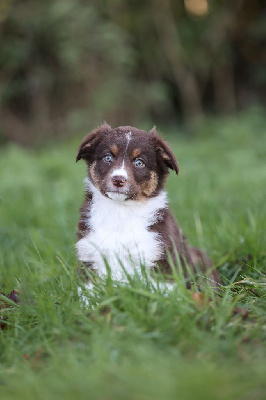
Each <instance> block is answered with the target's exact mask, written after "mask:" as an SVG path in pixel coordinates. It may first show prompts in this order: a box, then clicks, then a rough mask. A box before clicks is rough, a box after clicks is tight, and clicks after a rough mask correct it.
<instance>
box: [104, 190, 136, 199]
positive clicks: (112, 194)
mask: <svg viewBox="0 0 266 400" xmlns="http://www.w3.org/2000/svg"><path fill="white" fill-rule="evenodd" d="M105 196H106V197H108V198H109V199H111V200H115V201H126V200H129V199H131V198H132V195H131V194H129V193H126V192H121V191H119V190H113V191H108V192H106V193H105Z"/></svg>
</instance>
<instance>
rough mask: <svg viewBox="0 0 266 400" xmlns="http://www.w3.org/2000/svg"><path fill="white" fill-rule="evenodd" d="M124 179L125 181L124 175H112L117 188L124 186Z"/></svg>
mask: <svg viewBox="0 0 266 400" xmlns="http://www.w3.org/2000/svg"><path fill="white" fill-rule="evenodd" d="M126 181H127V180H126V178H125V177H124V176H121V175H115V176H113V177H112V182H113V185H114V186H116V187H118V188H119V187H123V186H125V184H126Z"/></svg>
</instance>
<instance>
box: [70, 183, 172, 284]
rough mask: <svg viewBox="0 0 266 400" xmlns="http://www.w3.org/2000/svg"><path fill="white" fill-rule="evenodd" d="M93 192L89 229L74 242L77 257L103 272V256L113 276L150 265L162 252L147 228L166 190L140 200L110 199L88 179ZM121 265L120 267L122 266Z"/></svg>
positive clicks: (163, 202)
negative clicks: (85, 234)
mask: <svg viewBox="0 0 266 400" xmlns="http://www.w3.org/2000/svg"><path fill="white" fill-rule="evenodd" d="M87 186H89V189H90V190H91V191H92V193H93V198H92V202H91V205H90V209H89V210H88V215H87V218H88V220H87V223H88V226H89V227H90V233H89V234H88V235H87V236H85V237H84V238H82V239H80V240H79V241H78V243H77V244H76V248H77V253H78V258H79V260H80V261H84V262H90V263H92V265H93V268H94V269H95V270H96V271H97V272H98V273H99V274H100V275H103V274H106V265H105V261H104V260H105V259H106V260H107V262H108V264H109V266H110V269H111V273H112V277H113V279H116V280H122V279H123V278H124V271H123V268H124V269H125V270H126V272H127V273H129V274H131V275H132V274H134V272H135V271H136V272H140V269H141V264H144V265H145V266H146V267H148V268H150V267H152V266H153V265H154V263H155V261H156V260H158V258H159V256H160V254H161V252H162V243H161V240H160V235H159V233H156V232H151V231H150V230H149V229H148V228H149V227H150V226H151V225H153V224H154V223H155V222H156V220H157V219H158V211H159V210H161V209H163V208H166V207H167V198H166V193H165V192H161V193H160V194H159V195H158V196H157V197H154V198H152V199H148V200H146V201H143V202H139V201H134V200H127V201H119V200H112V199H109V198H106V197H105V196H103V195H102V194H101V193H100V192H99V191H98V189H96V188H95V187H94V186H92V184H91V183H90V182H88V181H87ZM122 265H123V267H122Z"/></svg>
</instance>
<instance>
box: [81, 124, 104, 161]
mask: <svg viewBox="0 0 266 400" xmlns="http://www.w3.org/2000/svg"><path fill="white" fill-rule="evenodd" d="M111 130H112V128H111V126H110V125H108V124H107V123H106V122H105V123H104V124H103V125H101V126H99V127H98V128H96V129H95V130H94V131H92V132H91V133H89V134H88V135H87V136H85V137H84V138H83V140H82V142H81V144H80V145H79V148H78V154H77V157H76V162H78V161H79V160H81V158H87V157H89V155H90V154H91V152H92V147H93V145H94V144H95V143H96V142H97V141H98V139H99V138H100V136H101V135H102V134H108V133H109V132H111Z"/></svg>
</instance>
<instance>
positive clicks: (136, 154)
mask: <svg viewBox="0 0 266 400" xmlns="http://www.w3.org/2000/svg"><path fill="white" fill-rule="evenodd" d="M140 155H141V150H140V149H134V150H133V151H132V158H137V157H139V156H140Z"/></svg>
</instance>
